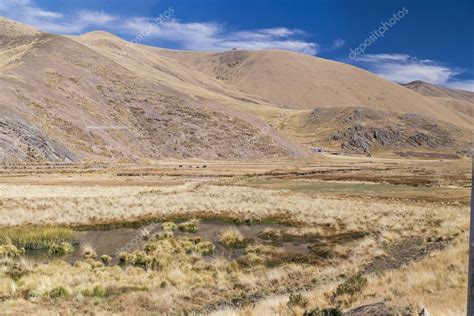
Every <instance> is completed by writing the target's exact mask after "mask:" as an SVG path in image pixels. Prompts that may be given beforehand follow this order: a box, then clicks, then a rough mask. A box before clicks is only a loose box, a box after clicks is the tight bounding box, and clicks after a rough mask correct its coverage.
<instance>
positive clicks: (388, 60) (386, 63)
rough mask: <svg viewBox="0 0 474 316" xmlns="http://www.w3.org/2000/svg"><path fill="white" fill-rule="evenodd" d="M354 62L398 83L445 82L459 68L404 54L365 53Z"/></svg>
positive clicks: (455, 73) (453, 75) (456, 73)
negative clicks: (418, 81)
mask: <svg viewBox="0 0 474 316" xmlns="http://www.w3.org/2000/svg"><path fill="white" fill-rule="evenodd" d="M355 62H356V63H361V64H362V65H363V66H364V68H367V69H368V70H370V71H372V72H374V73H376V74H377V75H379V76H381V77H383V78H385V79H387V80H391V81H395V82H398V83H408V82H411V81H415V80H422V81H426V82H429V83H432V84H445V83H447V82H448V81H449V80H451V79H452V78H453V77H455V76H456V75H458V74H459V73H460V71H459V70H457V69H453V68H450V67H448V66H445V65H442V64H441V63H439V62H436V61H433V60H429V59H418V58H416V57H412V56H410V55H406V54H366V55H361V56H358V57H357V58H356V59H355Z"/></svg>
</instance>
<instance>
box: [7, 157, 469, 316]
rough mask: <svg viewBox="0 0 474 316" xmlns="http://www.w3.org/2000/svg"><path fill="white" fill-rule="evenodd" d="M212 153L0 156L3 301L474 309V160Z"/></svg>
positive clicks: (224, 309)
mask: <svg viewBox="0 0 474 316" xmlns="http://www.w3.org/2000/svg"><path fill="white" fill-rule="evenodd" d="M205 164H206V168H199V169H198V168H196V167H195V166H196V165H199V166H201V165H202V164H189V165H190V166H192V167H191V168H188V167H187V166H188V164H186V163H183V162H179V163H172V162H170V163H163V164H161V165H155V166H153V165H146V166H142V167H136V166H128V165H123V166H119V167H117V166H114V167H112V166H107V165H83V166H76V165H56V166H53V165H30V166H26V165H25V166H4V167H3V169H2V170H1V172H0V178H1V184H0V210H1V211H0V223H1V231H0V256H1V258H0V306H1V308H2V309H6V308H7V309H8V310H9V311H12V313H13V314H22V313H23V314H25V313H30V314H31V313H34V314H40V315H41V314H48V312H49V311H50V310H51V308H52V306H53V307H54V310H55V311H57V312H58V313H65V314H69V313H101V314H116V313H126V312H129V313H132V312H133V313H140V314H156V313H158V314H160V313H171V314H179V313H183V312H188V313H204V314H209V313H211V314H215V315H239V314H241V315H266V314H281V315H295V314H296V315H303V314H304V313H305V312H306V314H308V313H313V314H309V315H318V314H317V313H320V312H321V311H325V312H332V313H334V315H337V313H342V312H343V311H350V310H351V309H354V308H357V307H358V306H362V305H372V304H375V305H377V304H379V305H377V306H379V307H380V308H382V310H383V308H385V309H386V310H391V311H394V313H402V312H405V313H406V312H411V313H416V312H417V311H418V310H419V309H420V308H421V307H422V306H424V307H428V309H429V310H430V312H432V313H433V314H434V315H458V314H462V313H463V312H464V300H465V295H464V291H465V283H466V268H467V263H466V261H467V237H468V212H469V208H468V203H469V191H470V181H471V179H470V176H471V175H470V172H471V169H470V168H471V165H470V162H469V161H464V160H455V161H450V162H449V164H447V163H446V162H443V161H434V160H430V161H428V160H426V161H417V160H409V161H408V160H405V161H403V162H402V161H397V160H392V159H369V158H360V159H359V158H338V159H336V160H329V159H328V160H323V161H317V162H311V161H309V162H308V161H301V162H298V163H294V162H293V163H292V164H291V165H288V164H287V163H286V162H285V161H277V162H274V163H271V164H269V163H265V164H259V163H258V162H255V163H248V164H243V163H239V164H235V165H232V164H224V163H212V162H206V163H205ZM180 165H184V166H185V167H186V168H180V167H179V166H180ZM387 179H390V180H391V181H387ZM130 306H133V311H132V310H131V309H130V308H131V307H130Z"/></svg>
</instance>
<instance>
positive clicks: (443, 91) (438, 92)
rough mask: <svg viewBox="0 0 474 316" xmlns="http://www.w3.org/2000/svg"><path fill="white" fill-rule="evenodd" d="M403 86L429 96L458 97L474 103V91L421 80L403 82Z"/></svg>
mask: <svg viewBox="0 0 474 316" xmlns="http://www.w3.org/2000/svg"><path fill="white" fill-rule="evenodd" d="M402 86H404V87H407V88H409V89H411V90H413V91H416V92H418V93H420V94H422V95H424V96H427V97H438V98H449V99H457V100H461V101H466V102H472V103H474V92H469V91H464V90H456V89H449V88H445V87H440V86H437V85H434V84H431V83H428V82H424V81H421V80H417V81H413V82H410V83H407V84H403V85H402Z"/></svg>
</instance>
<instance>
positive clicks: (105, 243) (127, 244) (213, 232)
mask: <svg viewBox="0 0 474 316" xmlns="http://www.w3.org/2000/svg"><path fill="white" fill-rule="evenodd" d="M230 227H235V228H237V229H238V230H239V231H240V232H241V233H242V235H243V236H244V238H246V239H251V240H253V241H254V243H256V244H268V245H274V246H278V247H281V248H283V249H284V250H285V252H291V253H306V252H307V251H308V245H309V244H308V243H301V242H279V243H274V242H271V241H269V240H264V239H262V238H259V236H258V233H259V232H261V231H263V230H265V229H267V228H270V229H287V228H289V227H288V226H286V225H281V224H252V225H244V224H242V225H234V224H231V223H228V222H222V221H209V220H206V221H204V220H203V221H200V222H199V228H198V231H197V232H196V233H183V232H180V231H179V230H177V231H176V232H175V236H190V237H191V236H195V237H201V238H202V239H203V240H207V241H211V242H212V243H213V244H214V245H215V247H216V248H215V252H214V255H213V256H223V257H226V258H229V259H233V258H236V257H238V256H240V255H242V254H243V249H229V248H225V247H223V246H222V245H221V244H220V243H219V234H220V232H221V231H222V230H224V229H226V228H230ZM160 231H162V229H161V223H155V224H148V225H144V226H142V227H138V228H116V229H110V230H91V231H79V232H77V236H78V243H76V244H75V245H74V249H75V251H74V252H73V253H71V254H69V255H66V256H62V257H51V256H49V255H48V252H47V251H46V250H27V251H26V254H25V256H26V257H27V258H29V259H32V260H34V261H40V262H45V261H49V260H52V259H54V258H60V259H62V260H66V261H68V262H71V263H72V262H75V261H78V260H82V257H81V253H80V247H81V246H84V245H90V246H92V248H94V249H95V251H96V253H97V256H98V258H100V256H101V255H109V256H111V257H112V263H117V262H118V260H117V259H116V258H115V254H116V253H119V252H120V251H134V250H141V249H142V247H143V245H144V243H145V242H146V241H145V240H144V238H143V236H144V235H145V234H146V233H148V234H149V235H154V234H156V233H158V232H160Z"/></svg>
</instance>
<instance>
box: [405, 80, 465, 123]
mask: <svg viewBox="0 0 474 316" xmlns="http://www.w3.org/2000/svg"><path fill="white" fill-rule="evenodd" d="M403 86H405V87H407V88H409V89H411V90H413V91H416V92H418V93H420V94H422V95H424V96H426V97H428V98H430V99H432V100H433V101H435V102H437V103H440V104H442V105H444V106H445V107H446V108H449V109H451V110H452V111H456V112H458V114H459V117H460V118H461V119H462V120H463V121H464V122H465V123H466V124H469V125H471V126H473V125H474V93H473V92H469V91H463V90H456V89H449V88H445V87H440V86H437V85H433V84H429V83H427V82H423V81H413V82H410V83H407V84H405V85H403Z"/></svg>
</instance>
